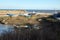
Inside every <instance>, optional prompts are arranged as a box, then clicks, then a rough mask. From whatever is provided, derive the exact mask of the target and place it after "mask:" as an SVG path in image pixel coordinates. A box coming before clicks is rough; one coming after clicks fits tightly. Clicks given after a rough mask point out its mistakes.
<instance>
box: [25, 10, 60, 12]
mask: <svg viewBox="0 0 60 40" xmlns="http://www.w3.org/2000/svg"><path fill="white" fill-rule="evenodd" d="M26 11H28V12H33V11H34V12H41V13H42V12H44V13H53V12H55V11H56V12H60V10H26Z"/></svg>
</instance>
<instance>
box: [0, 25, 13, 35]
mask: <svg viewBox="0 0 60 40" xmlns="http://www.w3.org/2000/svg"><path fill="white" fill-rule="evenodd" d="M12 30H13V26H11V25H3V24H0V34H2V33H4V32H10V31H12Z"/></svg>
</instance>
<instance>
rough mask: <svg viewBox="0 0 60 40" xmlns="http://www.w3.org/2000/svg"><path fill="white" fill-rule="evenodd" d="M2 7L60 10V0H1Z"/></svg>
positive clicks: (0, 7) (0, 6)
mask: <svg viewBox="0 0 60 40" xmlns="http://www.w3.org/2000/svg"><path fill="white" fill-rule="evenodd" d="M0 9H52V10H53V9H56V10H60V0H0Z"/></svg>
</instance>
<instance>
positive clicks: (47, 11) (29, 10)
mask: <svg viewBox="0 0 60 40" xmlns="http://www.w3.org/2000/svg"><path fill="white" fill-rule="evenodd" d="M0 10H26V11H27V12H33V11H34V12H41V13H53V12H60V10H37V9H35V10H34V9H0Z"/></svg>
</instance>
